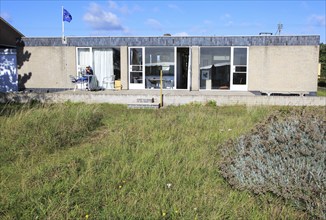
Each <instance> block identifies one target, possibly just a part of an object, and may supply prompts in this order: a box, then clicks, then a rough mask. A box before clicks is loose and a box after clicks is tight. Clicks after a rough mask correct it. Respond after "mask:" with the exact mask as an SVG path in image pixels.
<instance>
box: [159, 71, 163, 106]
mask: <svg viewBox="0 0 326 220" xmlns="http://www.w3.org/2000/svg"><path fill="white" fill-rule="evenodd" d="M162 87H163V72H162V69H161V71H160V107H163V94H162Z"/></svg>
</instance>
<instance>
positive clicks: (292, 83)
mask: <svg viewBox="0 0 326 220" xmlns="http://www.w3.org/2000/svg"><path fill="white" fill-rule="evenodd" d="M318 57H319V46H268V47H266V46H258V47H257V46H253V47H249V66H248V68H249V69H248V71H249V75H248V78H249V79H248V89H249V91H274V92H283V91H291V92H292V91H293V92H300V91H308V92H316V91H317V75H318Z"/></svg>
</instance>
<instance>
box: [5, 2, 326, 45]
mask: <svg viewBox="0 0 326 220" xmlns="http://www.w3.org/2000/svg"><path fill="white" fill-rule="evenodd" d="M62 6H63V7H64V8H65V9H66V10H68V11H69V12H70V14H71V15H72V21H71V22H70V23H68V22H65V23H64V30H65V35H66V36H162V35H163V34H165V33H170V34H171V35H177V36H230V35H235V36H237V35H258V34H259V33H260V32H270V33H273V35H274V34H275V33H276V32H277V26H278V24H279V23H282V24H283V29H282V31H281V35H320V41H321V42H323V43H326V38H325V29H326V24H325V14H326V3H325V1H322V0H317V1H314V0H307V1H296V0H292V1H281V0H274V1H241V0H238V1H149V0H147V1H132V0H129V1H109V0H100V1H84V0H66V1H55V0H52V1H50V0H43V1H42V0H34V1H29V0H23V1H20V0H1V1H0V15H1V17H3V18H4V19H5V20H7V21H8V22H9V23H10V24H11V25H12V26H14V27H15V28H16V29H17V30H19V31H20V32H21V33H22V34H24V35H25V36H27V37H52V36H55V37H59V36H61V35H62V14H61V13H62V12H61V7H62Z"/></svg>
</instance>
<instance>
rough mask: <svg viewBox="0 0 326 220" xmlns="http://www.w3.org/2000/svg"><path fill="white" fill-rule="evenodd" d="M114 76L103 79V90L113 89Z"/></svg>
mask: <svg viewBox="0 0 326 220" xmlns="http://www.w3.org/2000/svg"><path fill="white" fill-rule="evenodd" d="M114 80H115V75H111V76H107V77H104V78H103V80H102V87H103V89H114Z"/></svg>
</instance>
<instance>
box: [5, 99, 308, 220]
mask: <svg viewBox="0 0 326 220" xmlns="http://www.w3.org/2000/svg"><path fill="white" fill-rule="evenodd" d="M282 109H284V108H282ZM286 109H288V108H285V110H286ZM273 111H274V109H273V108H270V107H259V108H258V107H257V108H256V107H245V106H232V107H216V106H214V105H213V104H212V103H208V104H207V105H200V104H192V105H185V106H179V107H168V108H163V109H160V110H146V109H145V110H137V109H136V110H130V109H127V108H126V107H125V106H123V105H109V104H99V105H86V104H72V103H65V104H56V105H49V106H48V105H41V104H37V103H36V104H33V105H24V106H21V105H3V106H0V129H1V131H2V134H1V136H0V152H1V159H0V188H1V190H0V218H1V219H307V218H308V217H309V215H308V213H306V212H302V211H300V210H296V209H294V207H293V203H291V201H288V200H284V199H283V198H282V197H280V196H273V195H271V194H268V193H266V194H261V195H255V194H254V193H251V192H249V191H240V190H237V189H233V188H231V187H230V185H229V184H228V183H227V182H226V180H225V179H224V178H223V177H222V175H221V174H220V171H219V168H218V167H219V164H220V160H221V155H220V149H219V148H220V146H224V145H223V143H227V141H228V140H230V139H231V140H234V139H236V138H237V137H239V136H240V135H243V134H245V133H248V132H250V130H251V129H252V128H253V127H254V125H255V124H257V123H258V122H260V121H262V120H264V119H266V118H267V117H268V116H269V115H270V114H271V113H272V112H273Z"/></svg>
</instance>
